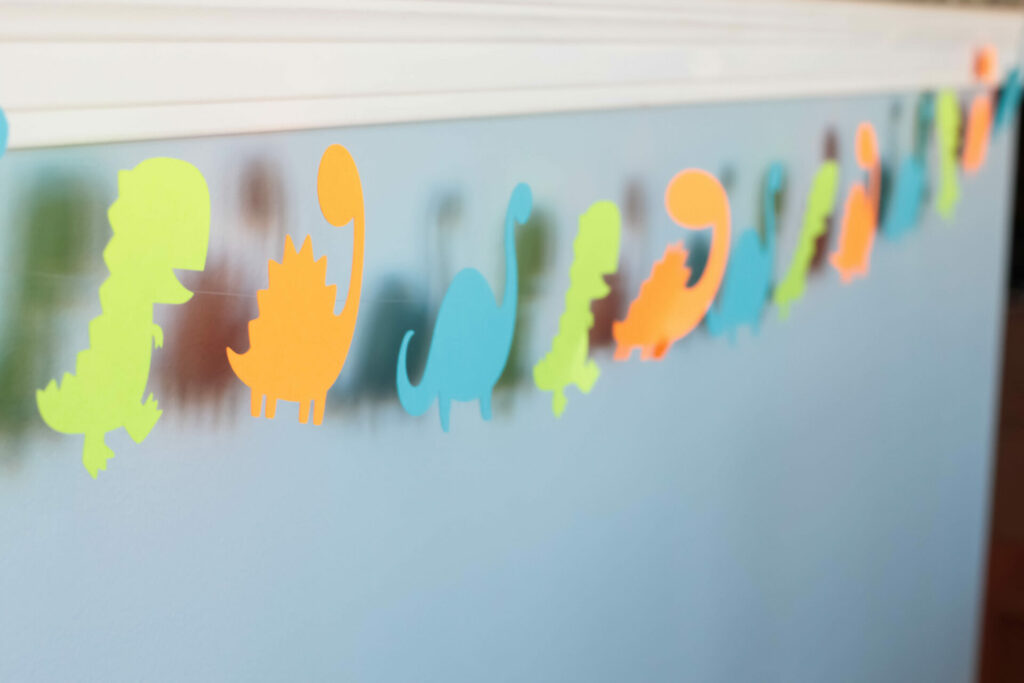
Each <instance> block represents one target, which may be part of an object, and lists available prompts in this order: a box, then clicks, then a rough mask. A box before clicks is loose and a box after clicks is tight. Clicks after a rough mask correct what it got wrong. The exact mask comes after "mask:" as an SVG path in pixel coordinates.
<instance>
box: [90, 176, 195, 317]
mask: <svg viewBox="0 0 1024 683" xmlns="http://www.w3.org/2000/svg"><path fill="white" fill-rule="evenodd" d="M117 186H118V197H117V200H116V201H115V202H114V203H113V204H112V205H111V207H110V210H109V211H108V217H109V218H110V226H111V228H112V229H113V231H114V238H113V239H112V240H111V243H110V246H109V247H108V249H107V251H106V252H105V253H104V255H105V258H106V261H107V265H108V266H109V267H110V272H111V273H112V274H116V273H118V272H125V273H131V274H132V275H133V276H134V278H135V282H136V283H137V287H139V288H140V289H141V290H143V291H144V292H145V293H146V296H147V298H149V299H151V300H152V301H155V302H159V303H167V304H177V303H184V302H186V301H188V300H189V299H190V298H191V297H192V292H190V291H189V290H187V289H186V288H185V287H184V285H182V284H181V283H180V282H179V281H178V279H177V278H176V277H175V275H174V269H176V268H178V269H182V270H202V269H203V267H204V266H205V265H206V249H207V245H208V243H209V237H210V193H209V190H208V189H207V187H206V181H205V180H204V179H203V175H202V173H200V172H199V169H197V168H196V167H195V166H193V165H191V164H189V163H187V162H184V161H181V160H179V159H147V160H146V161H143V162H142V163H141V164H139V165H138V166H136V167H135V168H133V169H132V170H130V171H121V172H120V173H119V174H118V177H117Z"/></svg>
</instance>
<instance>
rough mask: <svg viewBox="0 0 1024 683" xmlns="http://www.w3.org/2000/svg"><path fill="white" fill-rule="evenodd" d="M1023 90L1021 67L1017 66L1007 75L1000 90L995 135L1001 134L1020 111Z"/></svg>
mask: <svg viewBox="0 0 1024 683" xmlns="http://www.w3.org/2000/svg"><path fill="white" fill-rule="evenodd" d="M1021 90H1022V89H1021V74H1020V67H1019V66H1017V67H1014V68H1013V69H1012V70H1011V71H1010V73H1009V74H1007V76H1006V79H1005V80H1004V81H1003V85H1002V87H1001V88H1000V89H999V103H998V104H997V105H996V118H995V122H994V123H993V125H992V131H993V132H994V133H998V132H1000V131H1001V130H1002V129H1003V126H1005V125H1006V124H1008V123H1009V122H1010V119H1012V118H1013V113H1014V112H1015V111H1017V110H1018V109H1020V100H1021V94H1022V92H1021Z"/></svg>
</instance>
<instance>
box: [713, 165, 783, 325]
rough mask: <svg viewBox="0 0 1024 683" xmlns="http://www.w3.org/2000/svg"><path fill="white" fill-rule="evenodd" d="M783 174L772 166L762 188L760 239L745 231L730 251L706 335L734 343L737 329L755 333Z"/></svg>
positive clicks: (771, 262) (767, 283)
mask: <svg viewBox="0 0 1024 683" xmlns="http://www.w3.org/2000/svg"><path fill="white" fill-rule="evenodd" d="M784 176H785V172H784V170H783V168H782V164H779V163H778V162H776V163H773V164H772V165H771V167H769V169H768V176H767V178H766V180H765V185H764V196H763V198H762V199H763V211H764V239H763V240H762V239H761V236H760V235H759V234H758V231H757V229H756V228H749V229H748V230H745V231H744V232H743V234H741V235H740V238H739V240H738V242H737V244H736V246H735V247H734V248H733V251H732V256H731V258H730V259H729V268H728V270H727V271H726V273H725V281H724V282H723V283H722V289H721V293H720V294H719V296H718V302H717V305H715V306H713V307H712V308H711V309H710V310H709V311H708V315H707V323H708V332H710V333H711V334H712V335H713V336H716V337H717V336H720V335H723V334H727V335H728V336H729V338H730V340H733V341H735V339H736V333H737V332H738V331H739V328H740V326H742V325H749V326H750V327H751V329H753V330H754V332H755V333H756V332H757V330H758V329H759V328H760V325H761V314H762V312H763V311H764V307H765V305H766V304H767V302H768V297H769V295H770V294H771V289H772V275H773V273H774V270H775V232H776V229H777V225H776V223H777V220H776V211H775V198H776V196H777V195H778V193H779V192H780V191H781V189H782V182H783V179H784Z"/></svg>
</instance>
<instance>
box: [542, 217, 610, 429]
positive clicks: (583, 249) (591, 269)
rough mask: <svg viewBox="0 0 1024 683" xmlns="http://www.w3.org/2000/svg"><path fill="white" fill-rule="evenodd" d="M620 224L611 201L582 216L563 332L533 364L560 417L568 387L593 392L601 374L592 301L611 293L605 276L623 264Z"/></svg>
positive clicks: (561, 324) (560, 324)
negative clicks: (593, 353)
mask: <svg viewBox="0 0 1024 683" xmlns="http://www.w3.org/2000/svg"><path fill="white" fill-rule="evenodd" d="M621 223H622V219H621V217H620V216H619V207H617V206H615V204H614V203H613V202H608V201H604V202H596V203H594V204H592V205H591V206H590V208H589V209H587V211H586V213H584V214H583V215H582V216H580V227H579V229H578V230H577V232H576V240H575V241H574V243H573V261H572V266H571V267H570V269H569V281H570V284H569V289H568V291H566V293H565V310H564V311H563V313H562V316H561V317H560V318H559V320H558V334H557V335H555V338H554V339H553V340H552V342H551V350H550V351H548V353H547V354H546V355H545V356H544V358H542V359H541V360H540V362H538V363H537V364H536V365H535V366H533V382H534V384H536V385H537V388H538V389H540V390H541V391H550V392H553V393H552V397H551V410H552V412H554V414H555V417H560V416H561V415H562V412H563V411H564V410H565V405H566V398H565V388H566V387H568V386H569V385H570V384H575V385H576V386H577V387H578V388H579V390H580V391H582V392H583V393H584V394H587V393H590V390H591V389H592V388H593V387H594V383H595V382H596V381H597V378H598V376H599V375H600V374H601V371H600V370H599V369H598V367H597V363H595V362H594V361H592V360H589V359H588V354H589V351H590V346H589V336H590V326H591V325H593V323H594V314H593V313H592V312H591V307H590V305H591V302H592V301H594V300H596V299H600V298H602V297H604V296H605V295H607V294H608V293H609V292H610V291H611V289H610V287H609V286H608V283H607V282H606V281H605V276H606V275H610V274H612V273H614V272H615V271H616V269H617V268H618V265H619V237H620V229H621V228H620V226H621Z"/></svg>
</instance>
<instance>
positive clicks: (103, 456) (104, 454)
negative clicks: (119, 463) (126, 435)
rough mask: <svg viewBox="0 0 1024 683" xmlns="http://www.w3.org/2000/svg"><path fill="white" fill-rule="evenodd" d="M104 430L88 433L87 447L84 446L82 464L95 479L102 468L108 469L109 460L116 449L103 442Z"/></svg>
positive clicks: (86, 437) (86, 438) (86, 436)
mask: <svg viewBox="0 0 1024 683" xmlns="http://www.w3.org/2000/svg"><path fill="white" fill-rule="evenodd" d="M103 437H104V434H103V432H99V433H93V434H86V435H85V447H84V448H82V464H83V465H85V469H87V470H89V474H91V475H92V478H93V479H95V478H96V476H97V475H98V474H99V472H100V470H105V469H107V460H109V459H110V458H113V457H114V451H112V450H110V449H109V448H107V444H105V443H104V442H103Z"/></svg>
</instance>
